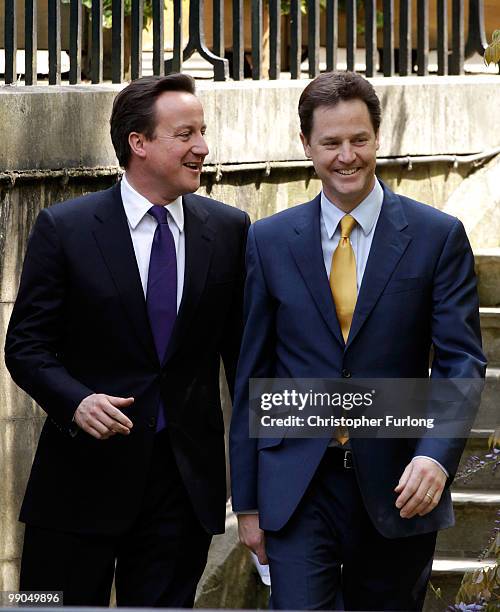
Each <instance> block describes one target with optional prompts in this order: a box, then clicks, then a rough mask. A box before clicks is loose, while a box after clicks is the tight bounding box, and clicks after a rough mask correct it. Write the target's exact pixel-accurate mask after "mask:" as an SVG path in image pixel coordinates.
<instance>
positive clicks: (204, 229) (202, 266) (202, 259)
mask: <svg viewBox="0 0 500 612" xmlns="http://www.w3.org/2000/svg"><path fill="white" fill-rule="evenodd" d="M182 203H183V207H184V231H185V254H186V257H185V262H186V265H185V272H184V288H183V291H182V300H181V304H180V307H179V313H178V315H177V320H176V323H175V326H174V330H173V332H172V338H171V340H170V343H169V345H168V349H167V354H166V356H165V362H167V361H168V360H169V359H170V358H171V357H172V356H173V355H174V353H175V352H176V350H177V349H178V347H179V346H180V344H181V342H182V338H183V336H184V334H185V333H186V330H187V329H188V328H189V324H190V322H191V320H192V317H193V314H194V312H195V310H196V307H197V305H198V302H199V300H200V297H201V294H202V293H203V290H204V288H205V283H206V279H207V274H208V270H209V268H210V260H211V258H212V252H213V246H214V242H213V241H214V238H215V231H214V230H213V229H212V228H211V227H210V226H209V219H210V216H209V214H208V212H207V210H206V209H205V207H204V206H203V203H202V200H201V198H198V197H197V196H195V195H193V194H189V195H185V196H183V197H182Z"/></svg>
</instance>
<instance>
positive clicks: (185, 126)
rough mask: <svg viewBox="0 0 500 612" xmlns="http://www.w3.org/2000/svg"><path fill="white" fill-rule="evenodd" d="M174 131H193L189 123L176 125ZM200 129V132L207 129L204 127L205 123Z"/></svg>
mask: <svg viewBox="0 0 500 612" xmlns="http://www.w3.org/2000/svg"><path fill="white" fill-rule="evenodd" d="M175 129H176V131H177V130H192V129H193V124H190V123H184V124H182V125H176V126H175ZM201 129H202V130H203V129H205V130H206V129H207V125H206V123H204V124H203V125H202V126H201Z"/></svg>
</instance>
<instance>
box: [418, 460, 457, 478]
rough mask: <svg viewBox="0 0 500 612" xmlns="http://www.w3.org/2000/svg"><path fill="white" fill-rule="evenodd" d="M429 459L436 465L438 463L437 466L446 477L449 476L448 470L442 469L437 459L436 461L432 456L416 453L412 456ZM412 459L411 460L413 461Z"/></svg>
mask: <svg viewBox="0 0 500 612" xmlns="http://www.w3.org/2000/svg"><path fill="white" fill-rule="evenodd" d="M418 458H421V459H429V460H430V461H432V462H433V463H435V464H436V465H439V467H440V468H441V469H442V470H443V472H444V473H445V474H446V478H449V477H450V475H449V474H448V472H447V471H446V470H445V469H444V467H443V466H442V465H441V464H440V463H439V461H436V459H433V458H432V457H428V456H427V455H417V456H416V457H413V459H418ZM413 459H412V461H413Z"/></svg>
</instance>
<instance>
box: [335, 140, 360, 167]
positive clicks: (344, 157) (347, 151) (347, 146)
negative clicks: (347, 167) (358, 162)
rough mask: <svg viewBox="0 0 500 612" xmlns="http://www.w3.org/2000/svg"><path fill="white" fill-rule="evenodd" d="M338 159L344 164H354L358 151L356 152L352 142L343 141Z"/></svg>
mask: <svg viewBox="0 0 500 612" xmlns="http://www.w3.org/2000/svg"><path fill="white" fill-rule="evenodd" d="M338 159H339V161H341V162H342V163H343V164H352V163H353V161H354V160H355V159H356V153H355V152H354V149H353V148H352V144H351V143H350V142H349V141H345V142H343V143H342V145H341V147H340V151H339V155H338Z"/></svg>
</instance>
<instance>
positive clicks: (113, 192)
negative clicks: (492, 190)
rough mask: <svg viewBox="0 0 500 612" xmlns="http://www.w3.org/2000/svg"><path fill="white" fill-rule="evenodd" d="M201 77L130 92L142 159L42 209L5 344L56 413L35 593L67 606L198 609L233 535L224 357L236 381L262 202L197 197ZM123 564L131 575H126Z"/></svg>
mask: <svg viewBox="0 0 500 612" xmlns="http://www.w3.org/2000/svg"><path fill="white" fill-rule="evenodd" d="M194 93H195V91H194V81H193V80H192V79H191V78H190V77H188V76H187V75H179V74H178V75H170V76H167V77H162V78H160V77H145V78H142V79H139V80H137V81H135V82H133V83H131V84H130V85H129V86H128V87H126V88H125V89H124V90H123V91H122V92H121V93H120V94H119V95H118V96H117V98H116V99H115V102H114V106H113V113H112V117H111V138H112V141H113V145H114V147H115V151H116V154H117V157H118V160H119V162H120V164H121V165H122V166H123V167H124V168H125V170H126V172H125V175H124V177H123V179H122V180H121V182H120V183H118V184H117V185H115V186H114V187H112V188H111V189H108V190H106V191H102V192H98V193H93V194H90V195H87V196H84V197H80V198H77V199H75V200H73V201H69V202H64V203H62V204H56V205H55V206H52V207H50V208H48V209H45V210H42V212H41V213H40V214H39V216H38V219H37V221H36V223H35V226H34V228H33V231H32V234H31V237H30V240H29V244H28V249H27V253H26V259H25V263H24V268H23V273H22V277H21V284H20V288H19V294H18V297H17V300H16V304H15V306H14V311H13V313H12V318H11V321H10V325H9V329H8V333H7V341H6V347H5V355H6V363H7V367H8V368H9V371H10V372H11V374H12V377H13V378H14V380H15V381H16V383H17V384H18V385H19V386H20V387H22V388H23V389H24V390H25V391H26V392H27V393H29V394H30V395H31V397H33V398H34V400H35V401H36V402H37V403H38V404H39V405H40V406H41V407H42V408H43V409H44V410H45V411H46V412H47V415H48V418H47V419H46V422H45V424H44V427H43V431H42V433H41V437H40V441H39V445H38V449H37V452H36V456H35V460H34V463H33V468H32V471H31V476H30V479H29V482H28V486H27V490H26V495H25V498H24V502H23V505H22V509H21V516H20V519H21V521H23V522H24V523H26V531H25V540H24V549H23V557H22V565H21V578H20V588H21V589H22V590H41V589H43V590H55V591H63V594H64V603H65V604H66V605H91V606H106V605H108V603H109V597H110V589H111V584H112V580H113V576H114V575H115V580H116V596H117V602H118V605H121V606H164V607H192V605H193V602H194V594H195V589H196V585H197V582H198V580H199V578H200V576H201V574H202V572H203V569H204V567H205V563H206V558H207V552H208V547H209V544H210V540H211V535H212V534H215V533H221V532H223V531H224V520H225V502H226V483H225V453H224V425H223V419H222V413H221V403H220V395H219V364H220V357H222V359H223V361H224V366H225V372H226V377H227V380H228V383H229V387H230V390H231V391H232V388H233V383H234V373H235V369H236V360H237V355H238V351H239V343H240V338H241V328H242V314H241V312H240V311H241V301H242V293H243V276H244V250H245V242H246V234H247V229H248V225H249V220H248V216H247V215H246V214H245V213H243V212H242V211H240V210H237V209H236V208H232V207H229V206H226V205H224V204H222V203H220V202H216V201H213V200H210V199H208V198H204V197H200V196H196V195H191V194H192V192H194V191H196V190H197V189H198V187H199V185H200V174H201V170H202V165H203V161H204V159H205V156H206V155H207V153H208V149H207V145H206V142H205V122H204V117H203V108H202V106H201V104H200V102H199V101H198V99H197V98H196V96H195V95H194ZM115 565H116V571H115Z"/></svg>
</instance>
